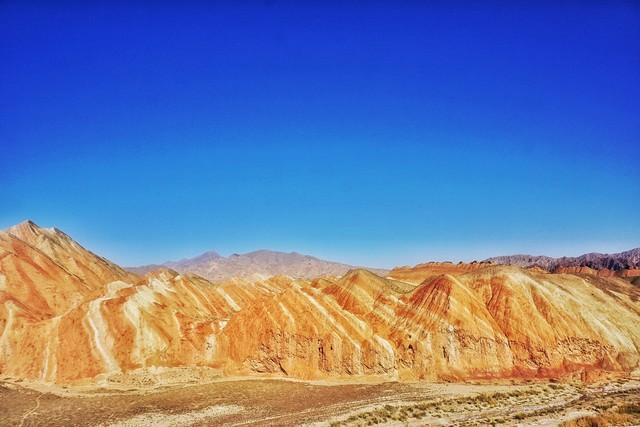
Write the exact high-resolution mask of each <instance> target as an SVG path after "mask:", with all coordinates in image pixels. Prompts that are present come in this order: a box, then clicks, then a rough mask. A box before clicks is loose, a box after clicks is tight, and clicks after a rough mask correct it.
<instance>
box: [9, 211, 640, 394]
mask: <svg viewBox="0 0 640 427" xmlns="http://www.w3.org/2000/svg"><path fill="white" fill-rule="evenodd" d="M572 273H573V274H550V273H546V272H544V271H541V270H534V269H531V270H526V269H521V268H517V267H507V266H495V265H487V264H482V263H480V264H466V265H465V264H460V265H453V264H433V263H432V264H423V265H419V266H417V267H415V268H410V267H403V268H399V269H394V270H393V271H392V272H391V273H390V277H389V278H383V277H379V276H377V275H375V274H373V273H371V272H368V271H365V270H353V271H350V272H349V273H347V274H346V275H345V276H343V277H341V278H334V279H332V278H322V279H315V280H302V279H293V278H290V277H283V276H276V277H272V278H270V279H267V280H261V281H255V282H248V281H243V280H231V281H228V282H225V283H223V284H212V283H210V282H208V281H207V280H205V279H202V278H200V277H198V276H195V275H189V274H186V275H180V274H178V273H176V272H174V271H172V270H169V269H163V270H159V271H155V272H152V273H149V274H147V275H146V276H144V277H138V276H134V275H132V274H130V273H127V272H125V271H124V270H122V269H121V268H120V267H118V266H116V265H115V264H113V263H111V262H109V261H107V260H105V259H103V258H101V257H98V256H97V255H95V254H93V253H91V252H89V251H87V250H86V249H84V248H82V247H81V246H80V245H78V244H77V243H76V242H74V241H73V240H72V239H71V238H69V237H68V236H67V235H65V234H64V233H62V232H60V231H58V230H55V229H54V230H50V229H42V228H39V227H37V226H36V225H35V224H33V223H30V222H27V223H22V224H20V225H18V226H16V227H12V228H11V229H9V230H7V231H6V232H0V372H2V374H4V375H10V376H13V377H19V378H30V379H36V380H41V381H45V382H57V383H68V382H72V381H76V380H81V379H95V380H99V379H100V378H102V377H104V376H106V375H109V374H113V373H118V372H128V371H130V370H133V369H136V368H141V367H152V366H211V367H217V368H220V369H222V370H223V371H224V372H226V373H228V374H247V375H251V374H255V373H273V374H279V375H287V376H295V377H300V378H320V377H328V376H350V375H383V376H387V377H389V378H400V379H402V378H423V379H466V378H497V377H533V376H543V377H544V376H560V375H564V374H568V373H581V372H582V373H584V372H590V371H597V370H605V371H631V370H633V369H636V368H637V367H638V363H639V361H640V357H639V350H638V349H639V348H640V303H639V302H638V301H639V297H640V290H639V289H638V288H637V287H636V286H634V285H632V284H631V283H630V282H628V281H626V280H624V279H622V278H619V277H608V276H601V275H600V276H599V275H593V274H583V273H584V272H582V271H574V272H572Z"/></svg>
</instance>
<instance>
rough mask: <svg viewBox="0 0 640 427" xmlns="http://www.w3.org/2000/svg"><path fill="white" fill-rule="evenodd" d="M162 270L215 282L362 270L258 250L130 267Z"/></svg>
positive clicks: (141, 271)
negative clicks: (191, 274)
mask: <svg viewBox="0 0 640 427" xmlns="http://www.w3.org/2000/svg"><path fill="white" fill-rule="evenodd" d="M163 267H165V268H171V269H173V270H175V271H177V272H179V273H195V274H197V275H199V276H202V277H204V278H206V279H209V280H213V281H218V280H225V279H230V278H233V277H236V278H250V279H260V278H266V277H270V276H274V275H285V276H291V277H297V278H305V279H309V278H314V277H319V276H342V275H343V274H345V273H346V272H348V271H349V270H353V269H355V268H360V267H359V266H353V265H348V264H342V263H339V262H333V261H326V260H322V259H319V258H316V257H313V256H310V255H303V254H299V253H296V252H290V253H286V252H277V251H269V250H259V251H254V252H249V253H246V254H233V255H230V256H228V257H225V256H222V255H220V254H218V253H217V252H215V251H210V252H205V253H203V254H202V255H199V256H197V257H195V258H188V259H183V260H180V261H169V262H165V263H163V264H151V265H144V266H140V267H128V268H127V270H129V271H131V272H133V273H136V274H146V273H148V272H150V271H153V270H156V269H158V268H163ZM367 270H369V271H372V272H374V273H376V274H379V275H383V276H384V275H386V274H387V273H388V272H389V271H388V270H383V269H378V268H367Z"/></svg>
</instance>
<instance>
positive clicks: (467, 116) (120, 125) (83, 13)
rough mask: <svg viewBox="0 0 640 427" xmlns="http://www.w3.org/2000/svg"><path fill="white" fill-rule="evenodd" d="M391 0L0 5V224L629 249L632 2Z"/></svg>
mask: <svg viewBox="0 0 640 427" xmlns="http://www.w3.org/2000/svg"><path fill="white" fill-rule="evenodd" d="M396 3H397V2H388V3H385V2H373V3H372V4H370V5H366V6H365V2H363V3H360V2H358V3H355V2H354V3H348V2H347V3H344V4H342V5H338V4H337V3H333V2H331V1H328V2H327V1H324V2H318V3H307V6H300V5H297V6H296V5H295V4H294V3H286V2H280V1H271V2H266V3H254V4H248V5H247V4H245V5H244V6H232V4H231V3H229V4H223V3H221V4H218V5H216V6H212V5H205V4H204V3H189V2H181V5H180V6H172V5H170V4H169V3H164V4H163V5H162V6H156V7H154V8H151V7H149V6H144V5H142V4H139V5H134V6H131V5H129V6H125V5H124V4H119V5H117V6H116V5H113V4H109V3H105V4H103V5H99V4H97V3H93V5H91V6H88V5H81V4H80V3H77V4H76V3H73V2H66V3H65V2H63V4H64V6H60V5H58V6H57V7H53V6H51V5H47V4H46V2H37V3H33V4H28V2H27V3H25V2H12V1H3V2H1V3H0V64H1V65H0V145H1V147H0V228H4V227H8V226H10V225H12V224H14V223H17V222H20V221H22V220H24V219H26V218H31V219H33V220H34V221H36V222H37V223H38V224H39V225H41V226H56V227H58V228H60V229H62V230H64V231H66V232H67V233H69V234H70V235H71V236H73V237H74V238H76V240H78V241H79V242H80V243H82V244H83V245H85V246H87V247H88V248H90V249H92V250H94V251H95V252H98V253H100V254H102V255H105V256H107V257H109V258H110V259H112V260H114V261H116V262H118V263H120V264H124V265H136V264H144V263H151V262H161V261H165V260H168V259H177V258H183V257H187V256H194V255H197V254H198V253H200V252H203V251H205V250H208V249H215V250H217V251H219V252H220V253H222V254H230V253H233V252H247V251H251V250H254V249H260V248H269V249H275V250H283V251H298V252H303V253H310V254H314V255H317V256H320V257H323V258H328V259H333V260H339V261H344V262H349V263H356V264H362V265H370V266H384V267H386V266H393V265H396V264H413V263H417V262H421V261H427V260H445V259H450V260H454V261H457V260H472V259H476V258H477V259H481V258H485V257H488V256H492V255H500V254H508V253H523V252H524V253H535V254H541V253H544V254H547V255H577V254H580V253H583V252H588V251H602V252H613V251H619V250H624V249H629V248H631V247H637V246H640V6H638V3H637V2H636V3H634V2H620V3H618V2H575V3H563V4H562V5H561V6H558V5H555V3H557V2H549V3H548V5H547V6H540V4H541V2H530V3H528V4H523V3H521V4H519V5H518V6H512V7H505V6H498V5H497V3H496V4H495V5H494V6H485V7H480V6H479V5H478V3H477V2H472V3H469V4H467V5H465V3H458V4H457V5H456V6H451V5H448V2H445V3H441V4H438V3H430V2H425V3H430V4H431V6H424V5H423V6H419V3H418V2H406V3H403V2H400V3H403V4H401V5H398V4H396ZM580 3H583V4H582V5H581V6H580V5H579V4H580ZM487 4H490V3H487ZM552 4H553V5H552Z"/></svg>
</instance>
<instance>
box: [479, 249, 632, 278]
mask: <svg viewBox="0 0 640 427" xmlns="http://www.w3.org/2000/svg"><path fill="white" fill-rule="evenodd" d="M485 262H491V263H493V264H506V265H516V266H518V267H533V266H538V267H542V268H544V269H545V270H548V271H552V272H553V271H556V270H559V269H562V268H567V267H589V268H593V269H594V270H603V269H608V270H612V271H622V270H630V269H637V268H640V248H635V249H631V250H628V251H624V252H620V253H616V254H600V253H588V254H584V255H580V256H577V257H561V258H552V257H548V256H536V255H508V256H497V257H493V258H488V259H486V260H485Z"/></svg>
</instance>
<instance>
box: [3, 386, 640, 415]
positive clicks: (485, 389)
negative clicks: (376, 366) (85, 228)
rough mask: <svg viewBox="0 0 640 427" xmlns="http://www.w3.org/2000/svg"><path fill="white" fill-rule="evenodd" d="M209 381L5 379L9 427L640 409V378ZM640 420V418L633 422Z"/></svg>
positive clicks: (4, 387)
mask: <svg viewBox="0 0 640 427" xmlns="http://www.w3.org/2000/svg"><path fill="white" fill-rule="evenodd" d="M194 378H195V377H194ZM202 380H203V381H205V380H207V381H211V382H208V383H205V384H193V381H194V380H193V378H191V379H189V381H188V382H183V383H181V384H174V385H171V386H157V385H154V384H147V385H140V384H138V385H137V386H131V384H133V383H134V381H121V382H120V383H109V382H106V383H105V385H104V386H101V387H98V388H96V387H88V386H85V387H81V386H78V387H71V388H69V387H67V388H58V387H51V386H40V387H38V389H34V388H33V386H34V385H33V384H25V383H22V384H20V383H16V382H13V381H3V382H0V415H1V416H0V425H6V426H76V425H82V426H105V427H106V426H110V427H115V426H123V427H129V426H208V425H229V426H233V425H300V424H308V425H314V426H327V425H332V426H338V425H344V426H359V425H372V424H380V425H399V426H400V425H459V426H462V425H492V424H493V425H505V426H508V425H536V426H552V425H559V424H560V423H561V422H563V421H567V420H571V419H575V418H577V417H581V416H592V415H596V414H598V413H608V411H609V412H610V411H614V410H617V409H618V408H619V407H621V406H625V405H626V406H625V407H627V408H628V407H631V406H630V405H640V380H639V379H637V378H636V379H634V378H622V379H615V380H609V381H607V382H606V383H602V384H592V385H584V384H581V383H571V384H563V383H550V382H536V383H520V384H510V383H509V382H503V383H500V384H489V383H465V384H453V383H451V384H449V383H397V382H375V380H371V379H368V380H362V381H361V382H360V383H357V382H351V383H340V382H331V383H329V382H311V383H310V382H301V381H288V380H279V379H267V378H265V379H245V378H232V379H227V378H224V379H222V378H218V379H215V378H208V379H204V378H202ZM25 385H28V387H26V386H25ZM127 387H130V388H127ZM639 407H640V406H635V408H636V409H637V408H639ZM631 412H633V411H631ZM636 416H637V417H638V418H637V420H638V421H640V414H639V413H635V415H633V414H632V415H629V417H636Z"/></svg>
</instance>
